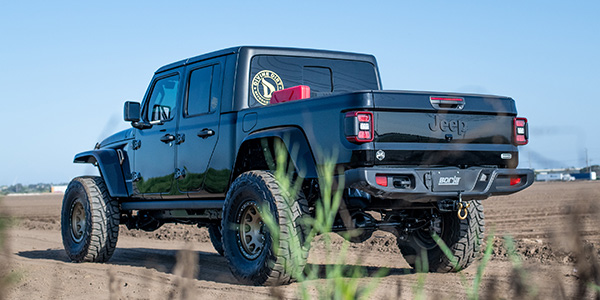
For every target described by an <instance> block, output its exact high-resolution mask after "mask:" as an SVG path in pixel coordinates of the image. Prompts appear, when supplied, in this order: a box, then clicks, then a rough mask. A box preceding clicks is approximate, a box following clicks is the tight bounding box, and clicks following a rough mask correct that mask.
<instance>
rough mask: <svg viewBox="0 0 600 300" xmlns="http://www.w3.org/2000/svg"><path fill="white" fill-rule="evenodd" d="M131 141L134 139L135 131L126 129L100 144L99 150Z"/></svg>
mask: <svg viewBox="0 0 600 300" xmlns="http://www.w3.org/2000/svg"><path fill="white" fill-rule="evenodd" d="M131 139H133V129H132V128H129V129H125V130H123V131H119V132H117V133H115V134H113V135H111V136H109V137H107V138H105V139H104V140H103V141H102V142H100V145H99V148H104V147H107V146H110V145H113V144H118V143H120V142H123V141H127V140H131Z"/></svg>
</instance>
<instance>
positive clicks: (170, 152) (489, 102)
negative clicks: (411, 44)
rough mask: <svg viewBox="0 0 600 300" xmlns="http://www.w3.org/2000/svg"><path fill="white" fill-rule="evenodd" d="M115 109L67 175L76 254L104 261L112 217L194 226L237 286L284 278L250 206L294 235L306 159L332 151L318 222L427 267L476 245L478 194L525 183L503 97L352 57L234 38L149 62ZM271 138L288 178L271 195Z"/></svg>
mask: <svg viewBox="0 0 600 300" xmlns="http://www.w3.org/2000/svg"><path fill="white" fill-rule="evenodd" d="M124 119H125V121H129V122H131V125H132V128H130V129H127V130H124V131H121V132H118V133H116V134H114V135H112V136H110V137H108V138H106V139H105V140H103V141H101V142H99V143H98V144H96V146H95V147H94V149H93V150H90V151H86V152H83V153H79V154H77V155H76V156H75V159H74V162H76V163H91V164H94V165H95V166H97V167H98V169H99V173H100V176H83V177H77V178H75V179H73V180H72V181H71V183H70V184H69V187H68V189H67V191H66V193H65V196H64V199H63V207H62V221H61V227H62V237H63V244H64V247H65V250H66V252H67V254H68V256H69V258H70V259H71V260H72V261H74V262H82V261H93V262H105V261H107V260H108V259H109V258H110V257H111V255H112V254H113V252H114V250H115V247H116V243H117V237H118V232H119V225H120V224H124V225H126V226H127V227H128V228H129V229H141V230H147V231H153V230H156V229H157V228H159V227H160V226H161V225H163V224H165V223H174V222H176V223H184V224H192V225H197V226H201V227H202V226H206V227H208V231H209V233H210V237H211V241H212V242H213V245H214V246H215V249H216V250H217V251H218V252H219V253H220V254H221V255H224V256H225V257H226V258H227V261H228V263H229V266H230V269H231V271H232V273H233V274H234V275H235V277H236V278H238V279H239V280H240V282H243V283H246V284H255V285H269V284H283V283H287V282H290V281H291V280H293V279H294V278H293V277H294V276H293V271H292V270H291V269H292V267H289V266H287V265H286V264H285V261H286V260H289V259H290V257H291V255H293V253H291V250H289V249H287V250H286V249H274V248H275V247H280V248H281V247H283V246H282V243H274V242H273V240H272V238H266V237H267V236H268V229H266V228H265V225H264V224H263V223H264V222H263V220H262V218H261V212H260V211H261V207H262V206H263V205H266V206H267V207H270V209H271V213H272V214H273V216H274V219H275V221H276V222H277V223H278V224H279V226H282V228H283V226H284V225H285V226H288V228H292V231H296V230H297V231H298V232H287V234H290V235H291V234H295V235H296V236H300V237H301V238H302V234H301V233H302V232H303V230H305V229H306V228H303V227H306V226H307V225H306V224H300V223H301V222H300V221H299V220H300V218H302V217H306V216H311V214H314V207H315V205H316V203H319V201H321V200H322V199H321V185H320V182H321V181H320V176H322V175H323V174H320V172H321V171H320V170H321V168H320V167H321V166H323V165H325V164H326V163H327V162H328V160H329V161H330V160H332V159H333V160H334V165H335V173H334V174H333V175H332V176H331V177H334V181H335V182H336V183H337V184H338V188H339V189H340V190H341V191H343V199H342V205H341V206H340V207H342V208H343V213H342V209H340V212H339V213H338V217H337V218H338V219H337V220H336V222H335V223H334V226H333V228H331V230H332V231H334V232H338V233H347V232H350V231H352V232H355V233H356V232H358V234H354V235H345V236H346V237H347V238H348V239H350V241H351V242H362V241H364V240H366V239H368V238H369V237H370V236H371V234H372V233H373V232H374V231H376V230H386V231H389V232H392V233H394V234H395V235H396V237H397V246H398V247H399V248H400V250H401V253H402V255H403V257H404V259H406V261H407V262H408V263H409V264H410V265H411V266H413V267H415V265H416V264H417V260H419V259H421V258H420V257H421V256H422V255H423V254H424V253H426V254H427V260H428V265H429V271H431V272H450V271H457V270H460V269H462V268H465V267H467V266H468V265H469V264H471V263H472V262H473V261H474V260H475V259H476V258H477V256H478V254H479V252H480V245H481V241H482V238H483V233H484V213H483V206H482V204H481V200H484V199H486V198H488V197H490V196H493V195H506V194H511V193H514V192H517V191H520V190H522V189H524V188H526V187H528V186H530V185H531V184H532V182H533V172H532V170H529V169H516V167H517V165H518V146H520V145H525V144H527V142H528V138H529V137H528V129H527V120H526V119H525V118H520V117H517V111H516V107H515V101H514V100H513V99H511V98H509V97H500V96H492V95H476V94H458V93H439V92H414V91H391V90H382V87H381V81H380V78H379V71H378V67H377V63H376V60H375V58H374V57H373V56H371V55H365V54H356V53H345V52H334V51H323V50H308V49H293V48H274V47H236V48H230V49H224V50H220V51H216V52H212V53H208V54H204V55H200V56H197V57H193V58H189V59H185V60H181V61H178V62H175V63H172V64H169V65H166V66H164V67H161V68H159V69H158V70H157V71H156V73H155V74H154V77H153V78H152V81H151V82H150V85H149V87H148V90H147V92H146V94H145V96H144V98H143V101H142V102H141V103H138V102H131V101H127V102H126V103H125V106H124ZM277 143H279V144H280V145H283V146H284V147H283V148H284V149H285V151H286V153H287V154H288V156H287V158H288V160H289V161H290V162H291V164H290V166H292V168H293V170H292V171H293V172H294V174H296V175H295V177H294V178H295V180H300V183H301V191H300V192H299V193H298V195H297V196H294V197H292V198H293V199H292V202H291V203H288V204H285V205H284V203H282V201H284V200H282V198H283V197H282V195H284V191H282V190H281V189H282V188H281V186H280V185H279V182H278V181H277V180H276V178H275V176H274V174H273V170H274V168H275V166H276V165H277V164H282V163H284V162H282V161H278V160H277V159H276V153H275V148H276V147H275V144H277ZM342 215H344V216H349V219H350V222H348V221H347V220H343V218H342ZM290 216H291V217H290ZM290 225H291V226H290ZM434 233H435V234H437V235H438V236H439V237H440V238H441V239H442V240H443V241H444V242H445V243H446V245H447V246H448V247H449V248H450V250H451V254H452V255H453V256H454V258H455V261H457V263H456V264H454V263H452V261H453V260H451V259H449V258H448V257H447V256H446V255H444V253H443V252H442V250H441V249H440V247H439V246H438V245H437V243H436V242H435V241H434V239H433V238H432V235H433V234H434ZM281 238H283V236H282V237H281ZM299 251H308V250H307V249H301V250H299ZM303 254H304V257H305V254H306V253H303ZM294 267H295V268H298V267H300V268H301V267H303V265H302V264H300V265H299V266H294Z"/></svg>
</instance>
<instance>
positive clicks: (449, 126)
mask: <svg viewBox="0 0 600 300" xmlns="http://www.w3.org/2000/svg"><path fill="white" fill-rule="evenodd" d="M429 129H430V130H431V131H433V132H436V131H438V130H441V131H442V132H447V131H451V132H456V133H457V134H459V135H461V134H464V133H465V132H467V123H466V122H465V121H463V120H440V117H439V116H435V117H433V122H432V123H429Z"/></svg>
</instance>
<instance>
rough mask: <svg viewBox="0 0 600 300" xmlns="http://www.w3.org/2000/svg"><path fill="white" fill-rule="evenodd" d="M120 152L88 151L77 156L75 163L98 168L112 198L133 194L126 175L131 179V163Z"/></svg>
mask: <svg viewBox="0 0 600 300" xmlns="http://www.w3.org/2000/svg"><path fill="white" fill-rule="evenodd" d="M118 151H121V150H115V149H97V150H92V151H86V152H82V153H79V154H77V155H75V159H73V162H74V163H84V164H93V165H95V166H96V167H98V169H99V170H100V175H101V176H102V178H103V179H104V182H105V183H106V187H107V188H108V193H109V194H110V196H111V197H113V198H117V197H129V196H131V194H130V193H129V192H128V190H129V191H132V190H133V188H132V187H131V186H129V187H128V186H127V181H126V180H125V178H126V176H125V174H127V177H131V172H129V162H128V158H127V155H126V154H125V153H123V152H122V151H121V153H120V154H119V153H118ZM129 182H131V180H130V181H129ZM129 185H131V183H129Z"/></svg>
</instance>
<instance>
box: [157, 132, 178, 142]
mask: <svg viewBox="0 0 600 300" xmlns="http://www.w3.org/2000/svg"><path fill="white" fill-rule="evenodd" d="M174 140H175V136H174V135H172V134H168V133H167V134H165V135H163V136H162V137H161V138H160V141H161V142H163V143H165V144H168V143H170V142H172V141H174Z"/></svg>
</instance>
